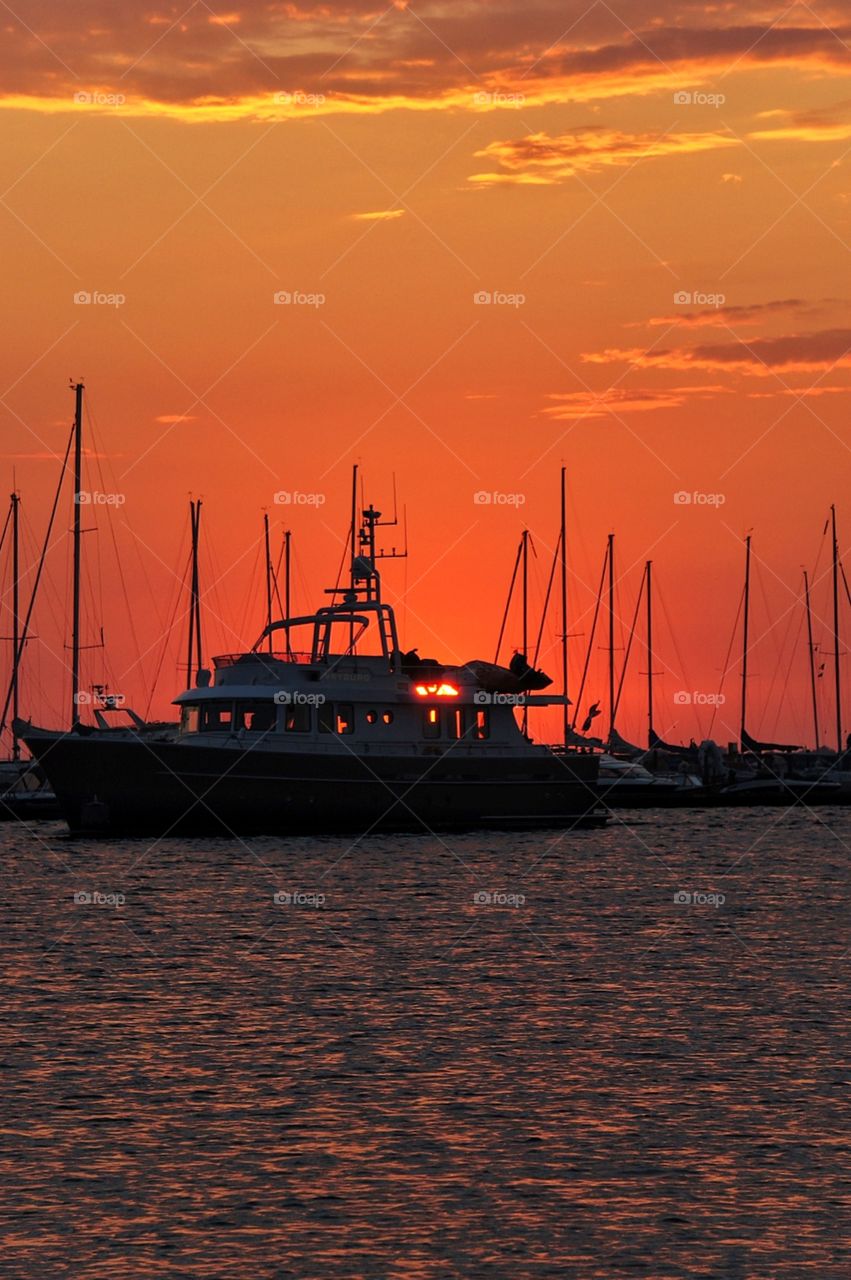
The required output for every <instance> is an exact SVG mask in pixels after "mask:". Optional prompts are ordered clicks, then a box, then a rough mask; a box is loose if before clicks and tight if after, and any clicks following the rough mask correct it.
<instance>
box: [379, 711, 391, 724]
mask: <svg viewBox="0 0 851 1280" xmlns="http://www.w3.org/2000/svg"><path fill="white" fill-rule="evenodd" d="M381 723H382V724H392V723H393V712H392V711H382V713H381Z"/></svg>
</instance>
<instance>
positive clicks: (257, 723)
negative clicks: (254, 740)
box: [236, 702, 277, 733]
mask: <svg viewBox="0 0 851 1280" xmlns="http://www.w3.org/2000/svg"><path fill="white" fill-rule="evenodd" d="M276 718H277V707H276V706H275V704H274V702H241V703H238V704H237V708H236V727H237V728H238V729H247V730H248V732H249V733H270V732H271V731H272V730H273V729H274V728H275V721H276Z"/></svg>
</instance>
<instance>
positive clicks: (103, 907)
mask: <svg viewBox="0 0 851 1280" xmlns="http://www.w3.org/2000/svg"><path fill="white" fill-rule="evenodd" d="M0 842H2V846H3V854H4V858H3V863H4V872H5V889H4V916H5V927H4V929H3V932H2V938H0V947H2V964H3V979H4V992H5V1007H4V1013H5V1017H4V1019H3V1023H4V1039H5V1049H4V1053H3V1063H4V1067H5V1072H4V1075H5V1089H4V1094H5V1102H6V1106H5V1114H6V1120H5V1122H4V1125H3V1129H4V1134H3V1137H4V1146H5V1147H6V1150H7V1153H8V1157H7V1160H6V1161H5V1172H4V1174H3V1182H2V1187H0V1192H2V1200H0V1203H2V1210H0V1212H2V1213H3V1214H4V1216H5V1217H6V1219H7V1223H8V1225H7V1228H6V1233H5V1235H6V1244H5V1248H4V1256H5V1262H4V1264H3V1268H4V1274H8V1275H10V1276H15V1277H17V1276H20V1277H27V1278H29V1277H31V1276H32V1277H65V1276H68V1277H73V1278H74V1280H90V1278H91V1280H95V1278H97V1280H100V1278H101V1277H108V1278H109V1280H113V1277H115V1278H116V1280H136V1278H137V1277H138V1278H141V1277H148V1276H156V1277H159V1276H162V1277H169V1280H172V1278H175V1280H180V1278H182V1277H187V1278H189V1277H192V1278H193V1280H194V1278H195V1277H216V1278H217V1280H218V1278H219V1277H235V1278H237V1280H265V1278H266V1277H297V1278H298V1280H302V1278H304V1280H320V1278H324V1277H330V1278H332V1280H333V1278H336V1277H346V1278H350V1280H358V1278H360V1277H369V1278H370V1280H450V1278H454V1277H476V1278H478V1277H482V1278H484V1280H489V1278H493V1280H503V1278H505V1280H524V1278H525V1277H538V1278H541V1280H544V1278H548V1277H559V1278H563V1277H569V1278H572V1277H577V1280H595V1278H596V1277H617V1278H620V1277H631V1276H639V1277H641V1276H644V1277H651V1278H652V1280H659V1278H661V1277H680V1276H688V1277H706V1278H707V1280H709V1278H710V1277H711V1278H712V1280H787V1278H788V1280H794V1278H796V1277H813V1280H832V1278H833V1277H837V1278H838V1277H843V1278H845V1277H847V1276H848V1275H849V1274H851V1258H849V1250H848V1246H847V1241H848V1227H849V1214H848V1209H849V1199H851V1195H850V1194H849V1193H850V1192H851V1138H849V1094H851V1071H849V1064H848V1056H847V1048H848V1045H847V1029H846V1028H847V1019H848V1002H847V991H846V988H845V977H846V973H847V960H848V947H849V938H848V866H849V853H850V852H851V813H849V812H848V811H847V810H846V811H844V812H843V811H838V810H837V811H834V810H828V809H822V810H820V811H819V813H818V814H815V813H810V812H807V811H806V810H802V809H799V810H791V811H785V810H744V811H740V812H730V811H727V812H724V813H718V812H714V813H713V812H708V813H678V812H660V813H656V812H650V813H643V814H635V815H632V814H626V813H622V814H620V815H619V817H618V818H617V819H616V820H615V822H614V823H613V824H612V825H611V826H610V827H609V828H608V829H607V830H605V831H596V832H587V833H583V834H579V835H567V836H562V835H560V834H559V833H557V832H553V833H540V832H539V833H535V834H528V835H498V834H489V833H484V834H481V833H480V834H469V835H460V836H454V835H453V836H447V837H441V838H436V837H423V838H417V837H403V838H399V837H388V836H383V837H375V836H371V837H368V838H367V839H365V840H363V841H360V842H357V843H354V844H353V842H352V841H351V840H347V839H345V838H334V839H314V840H307V839H292V840H286V839H281V840H272V839H268V840H250V841H246V842H244V843H243V842H240V841H236V840H234V841H224V840H222V841H187V840H182V841H174V840H165V841H162V842H158V843H156V844H151V843H150V842H145V841H142V842H129V841H128V842H112V843H109V844H99V843H96V842H85V841H77V840H75V841H72V840H69V839H68V838H67V837H65V836H64V834H63V828H62V826H61V825H60V824H45V825H41V826H40V827H37V828H33V829H32V830H30V831H27V830H26V829H25V828H23V827H20V826H13V825H10V824H6V825H5V826H3V827H2V828H0ZM75 894H76V895H83V900H80V901H75ZM275 895H278V900H277V901H276V899H275ZM685 895H690V897H689V900H684V898H685ZM88 897H90V898H91V900H88ZM678 897H679V899H680V900H679V901H678V900H677V898H678ZM288 898H289V899H290V900H289V901H288V900H287V899H288Z"/></svg>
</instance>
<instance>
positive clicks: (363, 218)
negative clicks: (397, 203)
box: [349, 209, 405, 222]
mask: <svg viewBox="0 0 851 1280" xmlns="http://www.w3.org/2000/svg"><path fill="white" fill-rule="evenodd" d="M404 214H405V210H404V209H376V211H375V213H350V214H349V217H350V218H354V219H355V220H356V221H357V222H390V221H392V219H393V218H401V217H404Z"/></svg>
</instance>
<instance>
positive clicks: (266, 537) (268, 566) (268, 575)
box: [263, 512, 272, 653]
mask: <svg viewBox="0 0 851 1280" xmlns="http://www.w3.org/2000/svg"><path fill="white" fill-rule="evenodd" d="M263 541H264V545H265V548H266V627H267V628H269V627H271V625H272V551H271V548H270V546H269V513H268V512H264V513H263ZM269 652H270V653H271V652H272V632H271V631H270V632H269Z"/></svg>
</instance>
